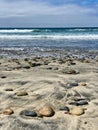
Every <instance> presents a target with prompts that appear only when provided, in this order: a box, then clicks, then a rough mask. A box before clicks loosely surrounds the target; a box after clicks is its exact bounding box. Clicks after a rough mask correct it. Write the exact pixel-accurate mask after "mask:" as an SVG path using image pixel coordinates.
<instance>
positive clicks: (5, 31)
mask: <svg viewBox="0 0 98 130" xmlns="http://www.w3.org/2000/svg"><path fill="white" fill-rule="evenodd" d="M26 32H32V29H9V30H8V29H2V30H0V33H26Z"/></svg>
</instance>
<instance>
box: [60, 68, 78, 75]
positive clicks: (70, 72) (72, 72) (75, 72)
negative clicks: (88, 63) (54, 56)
mask: <svg viewBox="0 0 98 130" xmlns="http://www.w3.org/2000/svg"><path fill="white" fill-rule="evenodd" d="M62 73H65V74H78V73H79V72H78V71H76V70H73V69H64V70H62Z"/></svg>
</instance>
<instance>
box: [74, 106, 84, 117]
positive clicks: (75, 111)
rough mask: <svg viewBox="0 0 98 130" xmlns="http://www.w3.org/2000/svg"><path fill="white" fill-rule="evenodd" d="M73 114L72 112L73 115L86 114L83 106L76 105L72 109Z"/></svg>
mask: <svg viewBox="0 0 98 130" xmlns="http://www.w3.org/2000/svg"><path fill="white" fill-rule="evenodd" d="M71 114H72V115H77V116H80V115H82V114H84V109H83V108H80V107H74V108H73V109H72V110H71Z"/></svg>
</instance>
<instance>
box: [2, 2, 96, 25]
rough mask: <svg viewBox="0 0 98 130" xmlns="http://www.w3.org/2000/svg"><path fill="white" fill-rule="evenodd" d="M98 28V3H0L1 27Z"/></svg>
mask: <svg viewBox="0 0 98 130" xmlns="http://www.w3.org/2000/svg"><path fill="white" fill-rule="evenodd" d="M77 26H98V0H0V27H77Z"/></svg>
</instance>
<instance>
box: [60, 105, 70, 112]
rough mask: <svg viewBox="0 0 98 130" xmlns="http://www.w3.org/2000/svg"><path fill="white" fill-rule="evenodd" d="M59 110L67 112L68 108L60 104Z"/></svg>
mask: <svg viewBox="0 0 98 130" xmlns="http://www.w3.org/2000/svg"><path fill="white" fill-rule="evenodd" d="M59 110H60V111H66V112H69V108H68V107H67V106H62V107H60V108H59Z"/></svg>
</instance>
